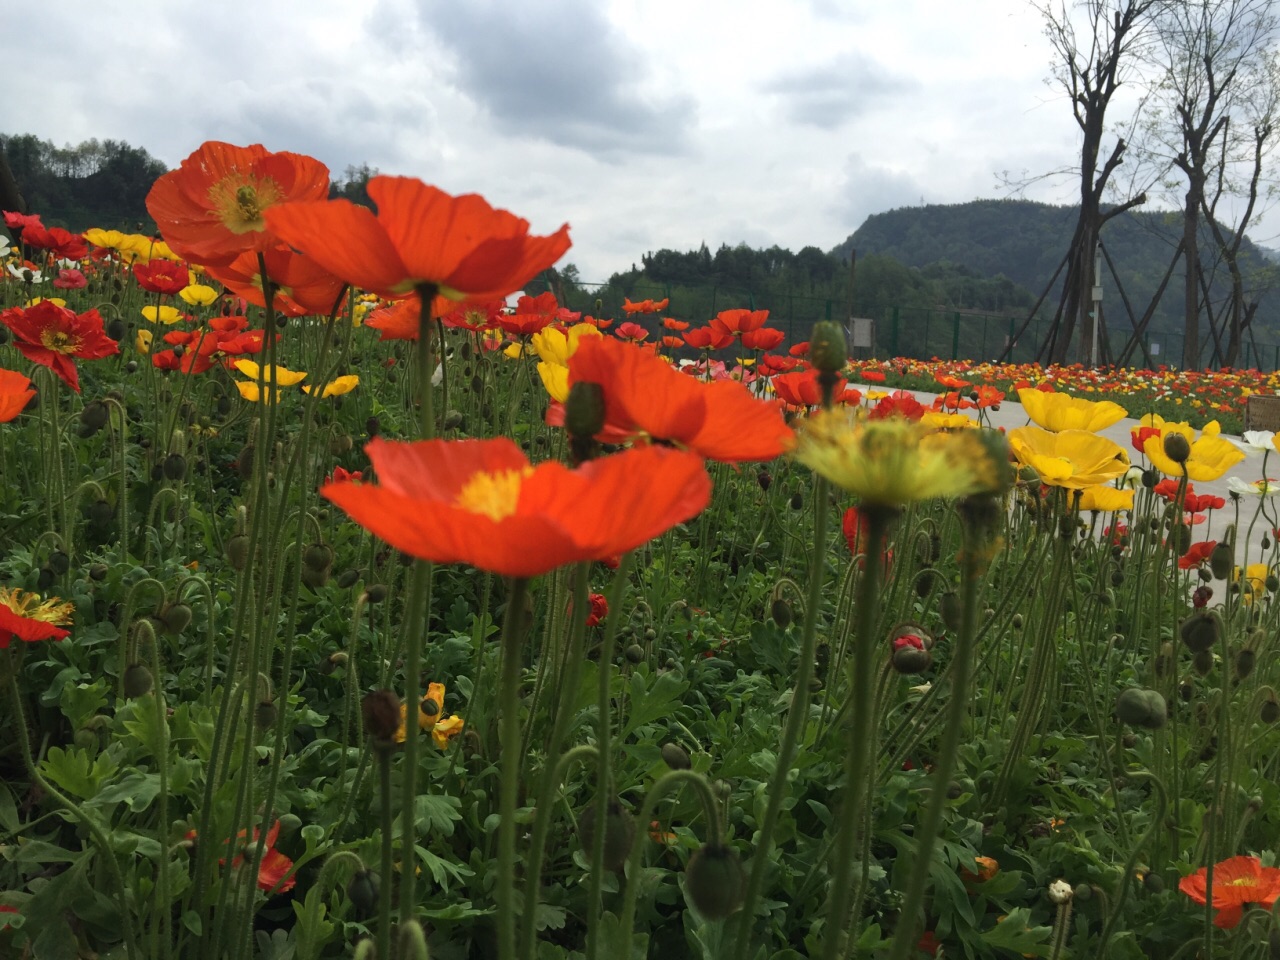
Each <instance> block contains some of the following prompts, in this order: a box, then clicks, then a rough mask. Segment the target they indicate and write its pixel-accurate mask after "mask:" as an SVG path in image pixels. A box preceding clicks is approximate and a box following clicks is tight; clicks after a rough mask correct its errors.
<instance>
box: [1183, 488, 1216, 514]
mask: <svg viewBox="0 0 1280 960" xmlns="http://www.w3.org/2000/svg"><path fill="white" fill-rule="evenodd" d="M1187 486H1188V490H1187V496H1186V499H1185V500H1183V501H1182V508H1183V509H1184V510H1186V511H1187V513H1204V512H1205V511H1206V510H1221V509H1222V508H1223V507H1225V506H1226V505H1227V501H1226V500H1225V499H1223V498H1222V497H1215V496H1214V495H1213V494H1211V493H1199V494H1197V493H1192V492H1191V490H1190V489H1189V488H1190V486H1191V485H1190V484H1188V485H1187Z"/></svg>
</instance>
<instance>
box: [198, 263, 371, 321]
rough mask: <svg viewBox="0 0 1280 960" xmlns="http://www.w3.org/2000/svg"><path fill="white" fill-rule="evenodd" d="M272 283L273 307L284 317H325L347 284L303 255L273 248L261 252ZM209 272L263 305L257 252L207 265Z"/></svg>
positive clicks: (233, 290)
mask: <svg viewBox="0 0 1280 960" xmlns="http://www.w3.org/2000/svg"><path fill="white" fill-rule="evenodd" d="M262 257H263V260H264V261H265V263H266V265H267V277H268V278H270V280H271V282H272V283H273V284H274V285H275V298H274V301H273V307H274V309H275V310H276V311H277V312H278V313H282V314H284V315H285V316H286V317H305V316H322V317H327V316H328V315H329V313H330V311H332V310H333V308H334V305H335V304H336V303H337V302H338V297H339V296H340V295H341V294H342V290H343V287H345V286H346V285H345V284H344V283H343V282H342V281H341V280H339V279H338V278H337V277H335V276H334V275H333V274H331V273H329V272H328V271H327V270H325V269H324V268H323V267H322V266H320V264H318V263H316V262H315V261H314V260H312V259H311V258H310V257H308V256H306V255H305V254H301V253H295V252H294V251H293V250H290V249H289V248H288V247H283V246H281V247H273V248H271V249H270V250H266V251H264V252H263V254H262ZM208 272H209V275H210V276H211V277H213V278H214V279H215V280H218V281H219V282H221V283H222V284H223V285H224V286H226V288H227V289H228V290H230V291H231V292H232V293H235V294H236V295H237V296H241V297H244V299H245V300H247V301H249V302H250V303H252V304H253V305H254V306H258V307H264V306H266V298H265V297H264V296H263V294H262V275H261V274H260V273H259V272H258V255H257V253H256V252H253V251H249V252H246V253H242V254H240V256H238V257H236V258H235V259H234V260H233V261H231V262H230V263H228V264H220V265H217V266H210V267H209V268H208Z"/></svg>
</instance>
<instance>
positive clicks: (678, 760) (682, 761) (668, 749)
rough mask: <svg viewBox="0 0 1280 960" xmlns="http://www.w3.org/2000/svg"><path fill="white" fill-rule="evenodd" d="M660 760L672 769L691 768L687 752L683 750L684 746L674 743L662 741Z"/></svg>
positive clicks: (691, 764)
mask: <svg viewBox="0 0 1280 960" xmlns="http://www.w3.org/2000/svg"><path fill="white" fill-rule="evenodd" d="M662 761H663V763H665V764H666V765H667V766H668V767H670V768H671V769H672V770H691V769H693V763H692V761H690V759H689V754H688V753H686V752H685V749H684V747H682V746H680V745H679V744H676V743H664V744H663V745H662Z"/></svg>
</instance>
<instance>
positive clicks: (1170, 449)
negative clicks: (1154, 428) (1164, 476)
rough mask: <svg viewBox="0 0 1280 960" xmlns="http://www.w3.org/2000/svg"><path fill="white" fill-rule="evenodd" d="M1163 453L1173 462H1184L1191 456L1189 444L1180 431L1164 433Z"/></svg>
mask: <svg viewBox="0 0 1280 960" xmlns="http://www.w3.org/2000/svg"><path fill="white" fill-rule="evenodd" d="M1164 455H1165V456H1166V457H1168V458H1169V459H1170V460H1172V461H1173V462H1174V463H1186V462H1187V458H1188V457H1190V456H1191V444H1190V443H1188V442H1187V438H1186V437H1184V436H1183V435H1182V434H1180V433H1166V434H1165V435H1164Z"/></svg>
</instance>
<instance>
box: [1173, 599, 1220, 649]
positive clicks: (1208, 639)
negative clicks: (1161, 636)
mask: <svg viewBox="0 0 1280 960" xmlns="http://www.w3.org/2000/svg"><path fill="white" fill-rule="evenodd" d="M1221 635H1222V621H1221V620H1219V619H1218V617H1217V615H1216V614H1214V613H1210V612H1209V611H1208V610H1197V611H1196V612H1195V613H1193V614H1192V615H1191V616H1189V617H1187V619H1185V620H1183V621H1182V625H1181V626H1179V627H1178V636H1179V637H1181V638H1182V642H1183V643H1185V644H1186V645H1187V649H1188V650H1190V651H1191V652H1192V653H1200V652H1201V651H1203V650H1209V649H1211V648H1212V647H1213V645H1214V644H1215V643H1217V642H1218V638H1219V637H1220V636H1221Z"/></svg>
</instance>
